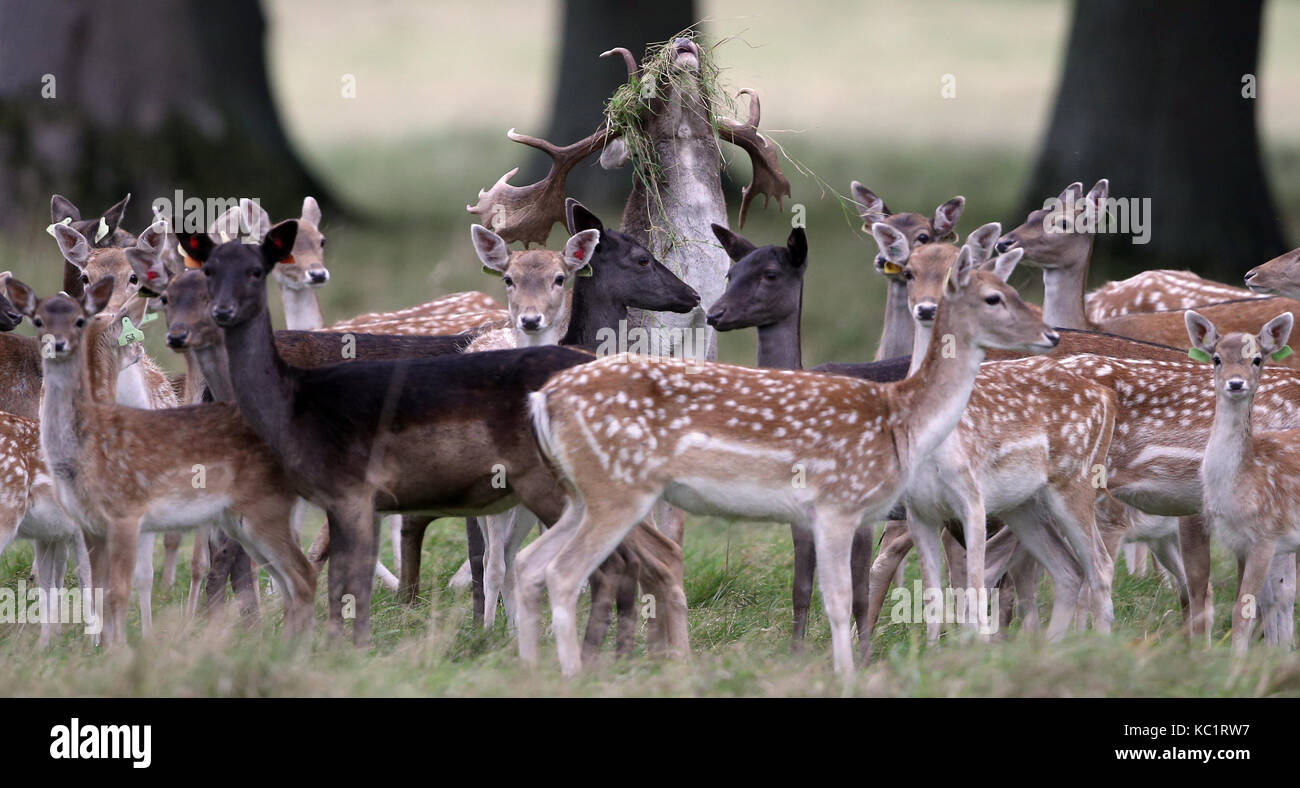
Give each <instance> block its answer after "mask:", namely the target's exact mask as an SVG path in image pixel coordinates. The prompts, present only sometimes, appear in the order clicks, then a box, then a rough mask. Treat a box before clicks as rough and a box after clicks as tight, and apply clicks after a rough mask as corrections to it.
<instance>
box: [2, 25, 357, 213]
mask: <svg viewBox="0 0 1300 788" xmlns="http://www.w3.org/2000/svg"><path fill="white" fill-rule="evenodd" d="M265 34H266V21H265V19H264V17H263V15H262V10H261V8H260V7H259V5H258V0H225V1H224V2H220V3H214V2H208V1H207V0H176V1H175V2H170V1H169V0H139V1H138V2H132V3H112V4H108V3H85V2H76V1H75V0H46V2H40V3H32V2H26V0H0V221H2V222H19V221H31V220H32V217H33V216H34V215H37V214H39V215H41V216H45V217H48V216H49V201H50V194H51V193H53V192H58V193H61V194H64V195H67V196H68V197H70V198H71V199H72V200H73V201H74V202H76V203H77V204H79V205H80V206H81V207H82V208H83V209H85V210H87V212H88V213H90V212H94V211H99V210H103V208H104V207H106V206H108V205H111V204H113V203H114V202H116V201H117V200H119V199H121V197H122V195H123V194H124V193H126V192H132V193H133V194H134V196H135V199H133V200H132V202H131V206H130V210H129V214H128V219H127V221H126V222H125V223H124V226H125V227H126V228H127V229H129V230H131V231H132V232H135V231H138V230H139V229H140V228H141V227H142V226H143V225H144V224H145V223H146V222H147V221H148V220H149V218H150V216H151V213H150V204H151V201H152V200H153V199H155V198H156V197H160V196H165V197H167V198H169V199H173V193H174V192H175V190H176V189H182V190H184V192H185V193H186V195H187V196H196V197H203V198H208V197H240V196H248V197H260V198H261V199H262V204H263V205H264V206H265V207H266V208H267V209H268V210H269V211H271V214H272V215H273V216H297V215H298V207H299V206H300V205H301V203H302V198H303V196H304V195H307V194H312V195H315V196H316V198H317V200H318V201H320V202H322V203H323V204H326V205H329V204H332V200H331V199H330V196H329V195H328V194H327V193H325V190H324V189H323V187H322V186H321V184H320V182H319V181H317V180H316V178H315V177H313V176H312V175H311V174H310V173H309V172H308V171H307V170H306V168H305V167H304V166H303V164H302V162H301V161H300V160H299V159H298V157H297V155H296V154H295V153H294V151H293V148H292V146H291V145H290V143H289V141H288V139H287V138H286V137H285V134H284V130H283V129H282V128H281V126H280V122H279V118H278V116H277V114H276V110H275V104H274V101H273V99H272V97H271V91H270V87H269V85H268V82H267V75H266V57H265V52H264V39H265ZM334 207H335V208H336V209H337V207H338V206H337V205H335V206H334ZM45 221H46V222H48V221H49V220H48V218H46V219H45Z"/></svg>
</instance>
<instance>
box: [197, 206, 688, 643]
mask: <svg viewBox="0 0 1300 788" xmlns="http://www.w3.org/2000/svg"><path fill="white" fill-rule="evenodd" d="M296 231H297V228H296V224H295V222H293V221H292V220H290V221H287V222H283V223H281V224H279V225H276V226H275V227H273V228H271V231H270V232H269V233H268V234H267V236H266V239H265V240H264V241H263V242H262V244H261V246H260V247H258V248H254V247H252V246H251V245H249V244H240V243H225V244H221V245H219V246H218V245H216V244H214V243H213V242H212V240H211V238H209V237H208V236H207V235H206V234H202V235H182V236H181V242H182V244H183V245H184V247H185V249H186V251H187V253H189V254H190V256H191V257H193V258H194V259H196V260H199V261H200V262H201V263H202V264H203V272H204V273H205V274H206V275H207V277H208V279H207V283H208V295H209V298H210V299H211V301H212V307H211V309H212V317H213V319H214V320H215V321H216V322H217V324H218V325H220V326H222V328H223V329H224V331H225V338H226V351H227V356H228V366H229V369H230V376H231V381H232V382H233V384H234V389H235V401H236V402H237V403H238V405H239V409H240V411H241V412H242V413H243V414H244V417H245V419H247V421H248V423H249V424H250V426H251V427H252V429H253V431H254V432H255V433H256V434H257V435H259V436H260V437H261V438H262V439H263V440H264V441H266V444H267V445H268V446H269V447H270V449H271V451H272V452H274V454H275V456H276V457H277V458H278V459H279V460H280V462H281V463H282V464H283V466H284V468H285V470H286V471H287V472H288V474H289V477H290V479H291V480H292V485H293V487H294V489H295V490H296V491H297V492H299V493H300V494H302V495H303V496H304V497H307V498H308V499H309V500H311V501H312V502H313V503H315V504H317V505H319V506H321V508H323V509H325V511H326V513H327V522H328V527H329V530H330V543H331V564H332V565H331V568H330V573H329V574H330V578H329V610H330V631H331V633H335V634H341V633H342V628H343V606H344V598H343V597H344V595H345V594H351V595H352V599H353V600H355V603H356V606H355V607H356V618H355V622H354V626H353V633H352V634H353V640H354V642H356V643H364V642H367V641H368V640H369V635H370V595H371V587H372V583H371V582H370V574H371V570H372V567H373V566H374V562H375V560H376V558H377V546H376V541H375V529H376V522H375V519H374V516H375V512H376V511H413V512H431V513H438V514H446V515H452V516H456V515H465V514H474V515H481V514H489V513H495V512H499V511H504V510H505V509H507V508H509V507H511V506H513V505H515V504H522V505H524V506H526V507H527V508H528V509H529V510H530V511H532V512H533V513H534V514H536V515H537V516H538V518H539V519H541V520H542V522H544V523H553V522H555V521H556V520H557V519H559V515H560V513H561V511H562V510H563V508H564V503H565V500H564V494H563V492H562V490H561V489H560V487H559V485H558V483H557V480H556V478H555V476H554V474H553V472H552V470H551V468H550V466H549V465H548V464H547V463H546V462H545V461H544V460H543V458H542V456H541V453H540V451H539V450H538V448H537V444H536V438H535V436H534V434H533V431H532V429H531V424H530V423H529V418H528V414H527V412H526V409H525V407H524V406H523V405H522V403H523V402H524V400H525V399H526V395H527V394H528V393H529V392H532V391H536V390H537V389H539V388H541V386H542V385H543V384H544V383H545V382H546V380H547V379H549V378H550V377H551V375H553V374H554V373H555V372H557V371H559V370H561V369H567V368H569V367H571V366H575V365H578V364H583V363H585V362H588V361H590V359H591V356H590V355H588V354H586V353H583V352H580V351H576V350H569V349H566V348H559V347H542V348H524V349H520V350H502V351H489V352H484V353H472V354H456V355H448V356H439V357H436V358H429V359H413V360H403V361H392V362H359V363H353V364H338V365H333V366H330V367H323V368H318V369H302V368H298V367H293V366H290V365H288V364H287V363H286V362H285V361H284V359H283V358H282V357H281V356H280V355H279V353H278V352H277V350H276V348H275V342H274V335H273V334H272V331H271V322H270V315H269V313H268V312H267V308H266V285H265V279H266V277H267V276H268V275H269V274H270V271H271V269H272V268H273V267H274V266H275V265H276V263H277V262H279V260H281V259H283V258H284V257H285V256H286V255H288V254H289V253H290V252H291V250H292V248H293V241H294V235H295V233H296ZM503 480H504V481H505V484H504V485H503V484H501V481H503ZM638 533H639V534H640V535H641V536H642V537H643V538H645V539H647V540H649V541H651V542H657V543H659V544H664V543H667V544H666V547H667V548H668V549H671V548H676V545H672V544H671V542H670V540H667V539H666V537H663V536H662V534H659V533H658V532H656V531H655V530H654V529H645V528H642V529H638ZM678 549H679V548H678ZM656 591H657V593H660V594H663V596H662V597H661V598H663V599H669V596H668V594H669V593H670V591H669V590H666V589H664V590H658V589H656ZM673 619H674V620H675V621H676V622H678V623H677V624H676V626H677V627H678V629H676V630H675V631H674V632H672V633H670V635H671V637H672V641H671V643H672V644H673V648H674V649H676V648H678V644H679V643H680V645H682V646H684V644H685V642H686V637H685V635H686V632H685V630H686V610H685V607H684V605H683V606H682V607H680V609H679V610H677V611H674V615H673Z"/></svg>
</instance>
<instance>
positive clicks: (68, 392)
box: [40, 335, 115, 482]
mask: <svg viewBox="0 0 1300 788" xmlns="http://www.w3.org/2000/svg"><path fill="white" fill-rule="evenodd" d="M86 339H88V337H85V336H84V335H83V337H82V342H80V343H79V344H78V346H77V349H76V350H75V351H73V353H72V354H71V355H69V356H68V357H67V358H62V359H52V358H47V359H46V360H45V364H44V379H45V391H44V394H43V395H42V397H41V418H40V423H41V424H40V429H41V449H42V451H44V452H45V457H46V460H47V462H48V463H49V467H50V470H51V471H53V473H54V475H55V478H56V479H61V480H66V481H69V482H76V481H78V479H77V474H76V468H77V465H78V461H79V459H80V458H81V456H82V454H83V452H82V450H81V444H82V440H83V439H84V438H85V437H86V436H92V435H98V434H100V431H99V430H97V429H96V428H95V425H94V416H93V407H92V405H93V403H92V391H94V390H95V389H98V390H99V392H98V393H99V394H100V395H107V396H108V399H107V400H104V401H108V402H111V401H112V396H113V393H112V389H114V388H115V386H114V385H113V384H112V382H110V381H111V380H112V378H113V377H114V375H103V376H100V382H99V383H98V385H95V384H92V379H91V377H92V376H91V373H90V368H89V365H88V364H87V362H86V355H87V354H86V345H87V344H89V343H88V342H87V341H86Z"/></svg>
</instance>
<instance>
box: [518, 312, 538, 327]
mask: <svg viewBox="0 0 1300 788" xmlns="http://www.w3.org/2000/svg"><path fill="white" fill-rule="evenodd" d="M519 325H520V326H522V327H523V329H524V330H525V331H536V330H537V329H539V328H541V327H542V317H541V315H536V316H533V315H529V316H527V317H521V318H519Z"/></svg>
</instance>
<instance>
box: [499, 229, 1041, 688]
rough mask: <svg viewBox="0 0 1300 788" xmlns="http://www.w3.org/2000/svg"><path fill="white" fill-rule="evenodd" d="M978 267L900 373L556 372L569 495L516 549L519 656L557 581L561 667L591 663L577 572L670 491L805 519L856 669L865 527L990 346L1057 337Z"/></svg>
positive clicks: (534, 400) (837, 636)
mask: <svg viewBox="0 0 1300 788" xmlns="http://www.w3.org/2000/svg"><path fill="white" fill-rule="evenodd" d="M975 267H976V264H975V261H974V259H973V255H972V254H971V253H970V250H969V249H963V250H962V251H961V252H960V254H959V255H958V257H957V261H956V263H955V265H954V267H953V272H952V276H951V277H950V279H949V282H948V285H947V287H948V297H947V299H946V301H945V303H944V305H943V307H942V308H941V310H940V314H939V317H938V318H937V320H938V326H937V328H936V332H935V333H936V335H948V336H950V337H951V340H952V341H951V342H950V343H948V344H949V345H950V349H951V350H952V353H948V354H944V353H943V350H941V349H934V348H931V351H932V352H931V353H930V354H929V356H928V357H927V359H926V362H925V363H924V364H923V365H922V366H921V369H920V370H919V371H918V372H917V374H916V375H914V376H913V377H911V378H909V379H907V380H905V381H902V382H900V383H897V384H893V385H878V384H874V383H868V382H864V381H858V380H850V379H848V378H842V377H836V376H827V375H817V374H813V373H808V372H800V371H797V370H779V369H753V368H748V367H738V366H733V365H729V364H718V363H709V362H693V363H692V365H691V366H689V367H688V365H687V363H686V362H683V361H681V360H677V359H649V358H642V357H638V356H632V355H620V356H614V357H611V358H605V359H602V360H600V361H597V362H594V363H592V364H589V365H587V366H584V367H581V368H577V369H572V370H566V371H564V372H561V373H559V374H557V375H556V376H555V377H554V378H553V379H552V380H551V382H549V383H548V384H547V385H546V386H545V387H544V388H543V389H542V390H541V391H540V392H538V393H537V394H534V395H533V396H532V397H531V398H530V409H531V410H532V415H533V422H534V426H535V429H536V431H537V434H538V436H539V442H540V444H541V446H542V448H543V450H544V451H545V452H546V454H547V456H548V457H549V458H550V459H551V461H552V462H554V463H555V465H556V466H557V467H558V468H559V470H560V473H561V474H562V475H563V477H564V484H565V486H566V488H568V489H569V490H571V492H572V496H571V502H570V505H569V506H568V507H567V508H566V509H565V512H564V516H563V517H562V518H561V520H560V522H559V523H557V524H556V526H555V527H554V528H553V529H552V530H551V531H549V532H548V533H546V534H544V535H543V536H542V537H540V538H539V539H538V540H537V541H535V542H533V543H532V544H531V545H529V546H528V547H527V548H525V550H524V551H523V552H521V553H520V556H519V560H518V585H517V587H516V590H517V593H518V601H517V606H518V609H519V649H520V655H521V657H522V658H523V659H524V660H526V661H529V662H533V661H536V659H537V655H538V654H537V650H538V635H539V619H540V616H539V612H540V611H539V603H540V596H541V591H542V587H543V586H546V588H547V589H548V591H549V593H550V599H551V608H552V628H553V629H554V631H555V634H556V642H557V646H558V649H559V654H560V665H561V669H562V670H563V671H564V672H565V673H566V674H568V675H572V674H573V673H575V672H576V671H577V670H578V669H579V668H580V666H581V659H580V655H579V652H578V643H577V631H576V628H575V616H574V614H575V610H574V608H575V606H576V603H577V596H578V590H579V585H580V583H581V581H582V579H583V578H584V577H586V576H587V575H588V574H590V571H591V569H592V568H594V567H595V566H596V565H598V564H599V563H600V561H602V560H604V558H605V556H607V555H608V554H609V553H610V552H611V551H612V550H613V549H614V547H615V546H616V545H617V544H618V542H619V541H620V540H621V539H623V537H624V535H625V534H626V533H627V532H628V531H629V530H630V529H631V528H633V527H634V526H635V525H636V524H637V523H638V522H639V521H640V520H641V518H643V517H644V516H645V515H646V514H647V513H648V512H649V510H650V508H651V507H652V506H653V505H654V504H655V502H656V501H657V500H659V499H660V498H665V499H667V500H668V501H669V502H671V503H673V504H674V505H677V506H681V507H682V508H684V509H686V510H687V511H693V512H697V513H708V514H713V515H720V516H726V517H734V518H745V519H755V520H768V521H771V520H776V521H778V522H780V521H784V522H796V523H801V524H803V525H804V527H807V528H810V529H811V530H812V532H813V535H814V540H815V543H816V545H817V553H818V556H817V564H818V568H819V569H820V571H821V587H822V592H823V599H824V602H825V605H826V612H827V616H828V618H829V619H830V623H831V637H832V650H833V655H834V664H835V667H836V669H837V670H838V671H839V672H840V673H842V674H847V673H849V672H850V671H851V670H852V668H853V649H852V646H851V644H850V639H849V621H850V613H851V607H852V588H851V579H850V549H851V545H852V543H853V541H854V535H855V533H856V531H857V528H858V526H859V525H862V524H869V523H871V522H874V521H877V520H879V519H881V518H882V517H883V516H884V515H885V514H886V513H888V512H889V510H890V508H891V507H892V506H893V504H894V502H895V501H896V500H897V499H898V497H899V496H900V495H901V494H902V492H903V490H904V488H905V487H906V486H907V483H908V481H909V480H910V478H911V477H912V475H913V473H914V472H915V470H916V468H917V466H918V465H919V464H921V463H923V462H926V461H928V458H929V456H930V454H931V452H932V451H933V450H934V449H935V448H937V447H938V446H939V444H941V443H942V442H943V440H944V438H945V437H946V436H947V434H948V433H949V432H951V431H952V429H953V428H954V427H955V426H956V425H957V422H958V421H959V420H960V418H961V415H962V412H963V411H964V410H965V407H966V402H967V400H968V399H969V397H970V394H971V390H972V388H973V387H974V385H975V378H976V376H977V375H978V373H979V365H980V362H981V361H982V359H983V356H984V349H985V348H987V347H1002V348H1008V349H1018V350H1025V351H1028V350H1034V349H1037V350H1048V349H1050V348H1051V347H1052V346H1054V345H1055V344H1056V343H1057V341H1058V337H1057V335H1056V334H1055V332H1053V331H1052V330H1051V329H1050V328H1049V327H1047V326H1046V325H1044V324H1043V323H1042V321H1040V320H1038V319H1037V318H1035V317H1034V316H1033V314H1032V313H1031V312H1030V311H1029V309H1028V307H1026V306H1025V305H1024V302H1022V301H1021V300H1020V297H1019V296H1018V295H1017V294H1016V292H1015V290H1013V289H1011V288H1010V287H1008V286H1007V285H1006V284H1005V283H1003V282H1002V281H1001V280H999V279H997V278H996V277H994V276H993V275H992V274H988V273H985V272H982V271H976V270H975ZM937 341H938V340H937V339H936V342H937ZM941 355H948V356H949V357H946V358H940V356H941ZM678 593H681V592H680V591H678Z"/></svg>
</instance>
